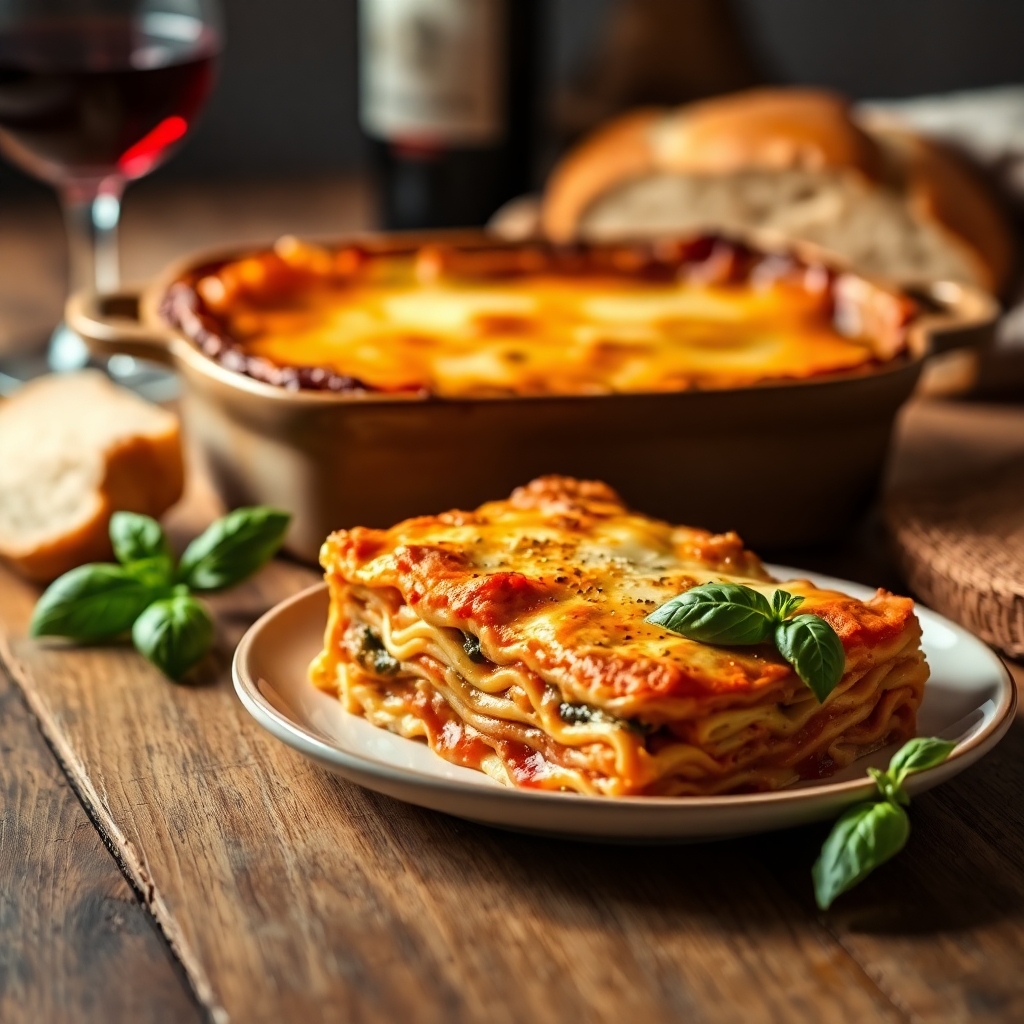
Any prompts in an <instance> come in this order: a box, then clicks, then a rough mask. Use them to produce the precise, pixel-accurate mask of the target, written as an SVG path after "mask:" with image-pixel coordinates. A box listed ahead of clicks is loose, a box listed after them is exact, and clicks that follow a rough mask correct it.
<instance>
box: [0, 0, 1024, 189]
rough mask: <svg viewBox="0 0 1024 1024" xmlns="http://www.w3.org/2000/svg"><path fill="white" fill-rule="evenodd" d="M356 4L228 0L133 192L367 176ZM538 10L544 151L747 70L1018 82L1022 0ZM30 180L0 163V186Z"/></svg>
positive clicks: (865, 82) (917, 83)
mask: <svg viewBox="0 0 1024 1024" xmlns="http://www.w3.org/2000/svg"><path fill="white" fill-rule="evenodd" d="M357 6H358V4H357V0H287V2H284V0H224V4H223V7H224V13H225V21H226V31H225V37H226V47H225V50H224V54H223V58H222V63H221V67H220V73H219V80H218V83H217V87H216V89H215V91H214V93H213V95H212V97H211V99H210V101H209V105H208V107H207V109H206V111H205V113H204V114H203V117H202V121H201V122H200V124H199V125H198V126H197V127H196V129H195V131H194V132H193V133H191V134H190V136H189V138H188V140H187V142H186V144H185V146H184V147H183V149H182V151H181V152H180V153H179V154H178V155H177V156H176V157H175V159H174V160H172V161H170V162H169V163H168V164H167V165H166V166H165V167H163V168H161V169H160V170H159V171H157V172H156V174H155V175H154V176H153V177H152V179H151V180H150V182H147V183H144V184H143V185H141V186H138V188H140V189H141V188H144V187H146V185H148V184H150V183H156V182H159V181H162V180H173V179H179V180H189V179H191V180H195V179H216V178H222V179H223V178H228V177H230V178H232V179H234V180H237V179H240V178H249V179H260V178H263V179H265V178H268V177H288V176H293V177H294V176H303V177H306V176H309V175H334V174H354V173H359V172H362V171H365V170H366V169H367V166H368V160H369V157H370V154H369V148H368V146H367V143H366V139H365V137H364V136H363V134H362V132H361V131H360V126H359V117H358V101H357V86H358V72H357V60H356V54H357V28H356V9H357ZM539 7H540V11H541V14H542V18H543V22H544V24H543V25H542V26H541V30H540V40H539V41H540V43H541V45H542V51H543V52H542V54H541V64H542V67H541V69H540V78H541V82H542V86H541V88H542V105H543V107H544V108H545V110H544V113H545V115H546V117H545V118H544V120H545V121H546V122H547V124H546V125H544V128H545V134H546V135H548V138H547V139H546V141H547V143H548V146H547V147H541V150H542V151H544V150H545V149H547V150H548V151H549V152H550V151H552V150H553V149H554V147H556V146H557V145H558V143H559V142H563V143H564V141H566V139H567V137H571V136H572V135H573V134H576V133H578V132H580V131H582V130H583V129H584V128H586V127H589V123H593V122H596V121H597V120H600V119H601V118H602V117H605V116H607V115H608V114H609V113H611V112H613V111H614V109H616V108H619V107H624V106H628V105H630V104H632V103H637V102H676V101H681V100H685V99H689V98H693V97H694V96H697V95H706V94H709V93H713V92H717V91H724V90H726V89H728V88H735V87H738V86H742V85H745V84H749V83H750V82H751V81H769V82H785V83H808V84H815V85H823V86H830V87H833V88H836V89H839V90H842V91H844V92H846V93H848V94H849V95H851V96H853V97H856V98H863V97H902V96H912V95H917V94H922V93H936V92H948V91H952V90H958V89H967V88H978V87H984V86H995V85H1003V84H1011V83H1020V82H1024V46H1022V40H1024V3H1020V2H1018V0H828V2H827V3H822V2H821V0H732V2H727V0H540V2H539ZM715 9H721V10H720V13H717V12H716V10H715ZM645 22H646V24H644V23H645ZM636 23H640V24H636ZM709 23H712V24H711V26H710V27H711V28H712V29H713V31H712V33H711V35H710V37H709V36H708V35H707V30H708V27H709ZM727 29H731V30H734V32H735V37H734V38H732V39H730V38H728V31H727ZM645 36H646V37H647V38H644V37H645ZM632 37H635V38H632ZM610 53H612V54H613V56H612V58H611V63H609V54H610ZM641 53H642V54H643V56H642V57H641ZM612 93H613V95H612ZM549 159H550V156H549ZM542 170H543V168H542V167H540V168H538V172H539V171H542ZM31 184H32V183H30V181H29V179H28V178H26V177H25V176H24V175H21V174H19V173H18V172H16V171H14V170H13V169H11V168H10V166H9V165H8V164H4V165H3V172H2V181H0V187H2V190H3V191H2V195H4V196H7V195H10V194H12V193H15V192H17V191H19V190H24V189H26V188H29V187H31ZM36 189H37V190H38V191H39V192H40V193H42V192H43V191H44V190H43V189H42V187H40V186H36Z"/></svg>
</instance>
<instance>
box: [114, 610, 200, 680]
mask: <svg viewBox="0 0 1024 1024" xmlns="http://www.w3.org/2000/svg"><path fill="white" fill-rule="evenodd" d="M132 643H134V644H135V647H136V649H137V650H138V651H139V652H140V653H141V654H143V655H144V656H145V657H147V658H149V660H150V661H151V662H153V664H154V665H156V667H157V668H158V669H160V671H161V672H163V673H164V675H166V676H170V678H171V679H180V678H181V677H182V676H183V675H184V674H185V673H186V672H187V671H188V670H189V669H190V668H191V667H192V666H193V665H194V664H195V663H196V662H197V661H199V659H200V658H202V656H203V655H204V654H205V653H206V652H207V651H208V650H209V649H210V645H211V644H212V643H213V619H211V618H210V613H209V612H208V611H207V610H206V607H205V606H204V605H203V604H202V602H201V601H197V600H196V598H194V597H193V596H192V595H191V594H176V595H175V596H174V597H166V598H164V599H163V600H162V601H154V602H153V603H152V604H151V605H150V606H149V607H148V608H147V609H146V610H145V611H144V612H143V613H142V614H141V615H140V616H139V617H138V618H137V619H136V620H135V625H133V626H132Z"/></svg>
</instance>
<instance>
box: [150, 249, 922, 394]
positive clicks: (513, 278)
mask: <svg viewBox="0 0 1024 1024" xmlns="http://www.w3.org/2000/svg"><path fill="white" fill-rule="evenodd" d="M193 277H194V280H193V279H190V280H189V281H181V282H178V283H177V284H175V285H174V286H172V288H171V290H170V291H169V293H168V310H169V312H168V313H167V315H168V316H169V317H170V319H171V321H172V322H173V323H175V325H176V326H178V327H180V328H181V329H182V330H184V331H185V332H186V333H187V334H189V335H190V336H191V337H192V338H193V339H194V340H195V341H196V342H197V344H199V345H200V347H202V349H203V351H205V352H206V353H207V354H208V355H211V356H213V357H214V358H217V359H219V360H220V361H221V362H222V364H223V365H225V366H228V367H229V368H230V369H233V370H240V371H241V372H245V373H248V374H249V375H251V376H254V377H256V378H257V379H259V380H263V381H266V382H268V383H273V384H279V385H282V386H284V387H288V388H295V387H297V388H307V387H308V388H325V389H327V390H334V391H352V392H370V393H383V394H392V395H396V396H404V397H420V398H422V397H424V396H427V395H430V396H436V397H441V398H490V397H506V396H527V395H594V394H610V393H638V392H639V393H661V392H673V391H682V390H689V389H716V388H733V387H748V386H751V385H755V384H759V383H763V382H768V381H780V380H802V379H807V378H811V377H816V376H821V375H825V374H834V373H843V372H866V371H868V370H869V369H871V368H873V367H875V366H878V365H880V364H882V363H884V362H886V361H888V360H890V359H892V358H893V357H894V356H896V355H898V354H899V353H901V352H903V351H905V350H906V345H907V337H908V331H907V325H908V323H909V322H910V320H911V318H912V317H913V316H914V313H915V308H914V305H913V303H912V302H910V300H909V299H907V298H906V297H905V296H902V295H900V294H899V293H898V292H895V291H894V290H892V289H888V288H885V287H881V286H879V285H876V284H874V283H871V282H868V281H866V280H861V279H855V278H853V277H851V275H848V274H834V273H832V272H830V271H829V270H827V269H826V268H825V267H824V266H821V265H817V264H815V265H807V264H804V263H801V262H800V261H799V260H797V259H795V258H793V257H790V256H787V255H785V254H775V255H768V254H764V253H758V252H755V251H753V250H751V249H749V248H747V247H745V246H743V245H739V244H736V243H732V242H729V241H726V240H724V239H719V238H713V237H705V236H701V237H697V238H693V239H685V240H677V241H673V242H666V243H662V244H659V245H658V246H636V247H629V246H591V247H581V248H578V249H577V248H573V249H568V250H560V249H555V248H552V247H548V246H541V245H524V246H501V245H500V244H485V245H477V246H475V247H473V246H465V247H461V248H460V247H459V246H455V245H452V246H442V245H437V244H434V245H429V244H428V245H423V246H420V247H418V248H417V247H415V246H413V247H412V248H411V249H406V250H405V251H398V252H377V253H370V252H367V251H365V250H363V249H361V248H359V247H358V246H356V247H347V248H343V249H340V250H337V251H332V250H327V249H318V248H316V247H313V246H307V245H303V244H300V243H297V242H294V240H292V241H291V242H290V243H285V244H282V245H279V246H278V247H277V248H276V249H275V250H273V251H267V252H262V253H256V254H253V255H251V256H247V257H243V258H240V259H237V260H230V261H227V262H225V263H222V264H218V265H213V266H209V267H206V268H202V269H200V270H197V271H196V272H195V274H194V275H193ZM855 281H857V282H859V284H860V287H859V289H857V288H851V287H849V284H850V283H851V282H855ZM878 310H884V311H885V313H884V315H882V316H878V315H876V312H877V311H878Z"/></svg>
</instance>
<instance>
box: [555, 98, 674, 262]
mask: <svg viewBox="0 0 1024 1024" xmlns="http://www.w3.org/2000/svg"><path fill="white" fill-rule="evenodd" d="M665 115H666V111H665V110H664V109H660V108H656V107H648V108H643V109H641V110H634V111H631V112H630V113H628V114H624V115H623V116H622V117H619V118H616V119H615V120H614V121H610V122H609V123H608V124H607V125H605V126H604V127H602V128H598V130H597V131H596V132H594V134H593V135H591V136H589V137H588V138H586V139H584V140H583V142H582V143H580V145H579V146H577V147H576V148H575V149H573V150H571V151H570V152H569V153H568V155H566V156H565V157H564V158H563V159H562V160H561V161H560V162H559V164H558V166H557V167H556V168H555V169H554V170H553V171H552V173H551V176H550V178H549V179H548V183H547V188H546V190H545V193H544V204H543V209H542V211H541V218H542V226H543V229H544V234H545V235H547V237H548V238H550V239H551V240H552V241H555V242H569V241H571V240H572V239H573V238H574V237H575V234H576V227H577V224H578V223H579V220H580V218H581V217H582V216H583V213H584V212H585V211H586V209H587V207H588V206H589V205H590V204H591V203H592V202H593V201H594V200H595V199H596V198H597V197H598V196H599V195H601V194H602V193H603V192H605V191H607V190H608V189H609V188H611V187H613V186H614V185H617V184H619V183H620V182H622V181H627V180H628V179H630V178H636V177H640V176H641V175H643V174H646V173H648V172H649V171H650V170H651V169H652V167H653V148H652V144H651V138H650V136H651V132H652V129H653V128H654V125H655V124H657V123H658V122H659V121H661V120H662V119H663V118H664V117H665Z"/></svg>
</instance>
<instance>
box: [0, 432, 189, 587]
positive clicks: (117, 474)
mask: <svg viewBox="0 0 1024 1024" xmlns="http://www.w3.org/2000/svg"><path fill="white" fill-rule="evenodd" d="M184 484H185V464H184V459H183V456H182V449H181V432H180V429H179V427H178V425H177V423H175V424H174V426H173V427H172V428H171V429H170V430H168V431H167V432H166V433H164V434H160V435H151V436H146V435H138V436H134V437H129V438H126V439H125V440H124V441H122V442H121V443H119V444H117V445H116V446H114V447H113V448H111V449H110V450H108V452H107V454H106V472H105V474H104V478H103V483H102V484H101V485H100V489H99V492H98V494H97V501H96V509H95V512H94V513H93V515H92V517H91V518H90V519H88V520H87V521H86V522H84V523H82V524H81V525H80V526H78V527H77V528H75V529H74V530H72V531H70V532H68V533H66V534H64V535H63V536H61V537H57V538H55V539H53V540H52V541H48V542H45V543H43V544H39V545H37V546H36V547H34V548H32V549H30V550H26V551H21V552H19V551H0V554H2V555H3V557H4V558H6V560H7V561H8V562H9V563H10V564H11V565H13V566H14V568H16V569H17V570H18V571H19V572H20V573H21V574H22V575H23V576H27V577H28V578H29V579H30V580H35V581H36V582H38V583H48V582H50V581H51V580H53V579H56V578H57V577H58V576H60V575H62V574H63V573H65V572H67V571H68V570H69V569H73V568H75V566H77V565H84V564H85V563H86V562H101V561H108V560H109V559H110V558H111V557H112V556H113V549H112V548H111V546H110V517H111V516H112V515H113V514H114V513H115V512H121V511H123V512H139V513H141V514H143V515H147V516H153V518H154V519H157V518H159V517H160V516H161V515H163V513H164V512H166V511H167V509H169V508H170V507H171V506H172V505H173V504H174V503H175V502H176V501H177V500H178V499H179V498H180V497H181V493H182V490H183V489H184Z"/></svg>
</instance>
